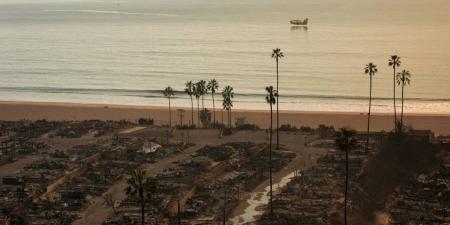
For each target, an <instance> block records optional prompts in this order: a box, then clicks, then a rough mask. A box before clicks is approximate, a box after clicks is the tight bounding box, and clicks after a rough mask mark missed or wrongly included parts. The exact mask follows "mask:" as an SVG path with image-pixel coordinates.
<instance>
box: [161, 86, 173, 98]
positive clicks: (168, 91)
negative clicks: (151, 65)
mask: <svg viewBox="0 0 450 225" xmlns="http://www.w3.org/2000/svg"><path fill="white" fill-rule="evenodd" d="M163 94H164V96H166V97H168V98H170V97H172V96H174V95H175V94H174V92H173V89H172V87H170V86H169V87H166V89H164V91H163Z"/></svg>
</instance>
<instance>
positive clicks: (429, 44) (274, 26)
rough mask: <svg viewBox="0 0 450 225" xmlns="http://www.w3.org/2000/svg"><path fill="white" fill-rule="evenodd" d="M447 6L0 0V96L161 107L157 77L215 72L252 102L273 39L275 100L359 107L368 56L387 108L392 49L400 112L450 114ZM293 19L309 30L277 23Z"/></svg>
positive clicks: (374, 0) (443, 2) (380, 101)
mask: <svg viewBox="0 0 450 225" xmlns="http://www.w3.org/2000/svg"><path fill="white" fill-rule="evenodd" d="M30 2H31V3H30ZM449 12H450V2H449V1H448V0H429V1H423V0H399V1H391V0H364V1H361V0H341V1H335V0H302V1H298V0H170V1H169V0H156V1H155V0H123V1H122V0H118V1H114V0H104V1H94V0H91V1H88V0H85V1H79V0H78V1H77V0H71V1H67V0H58V1H57V0H32V1H31V0H0V100H27V101H53V102H83V103H84V102H86V103H116V104H137V105H144V104H151V105H165V104H166V100H165V99H163V98H161V93H160V92H159V90H161V89H163V88H164V87H165V86H168V85H170V86H172V87H173V88H174V89H175V90H182V89H183V87H184V83H185V81H187V80H199V79H205V80H207V79H211V78H216V79H218V80H219V82H220V84H221V85H222V87H223V86H224V85H228V84H229V85H232V86H233V87H234V88H235V91H236V93H237V96H236V103H235V106H236V107H237V108H252V109H263V108H267V106H266V104H265V102H264V87H265V86H267V85H269V84H274V82H275V78H274V70H275V63H274V61H273V60H272V59H271V58H270V54H271V51H272V49H273V48H276V47H279V48H281V49H282V50H283V51H284V52H285V55H286V57H285V58H284V59H283V60H282V61H281V65H280V76H281V80H280V85H281V88H280V95H281V96H283V98H282V102H281V107H282V108H283V109H296V110H325V111H365V110H366V108H367V100H366V99H367V96H368V87H369V79H368V77H367V76H366V75H364V73H363V67H364V65H365V64H366V63H368V62H374V63H375V64H377V65H378V69H379V73H378V74H377V75H376V77H375V81H374V93H373V95H374V97H375V101H374V105H375V110H376V111H386V112H387V111H392V109H391V101H390V97H391V96H392V69H391V68H389V67H388V66H387V59H388V57H389V55H391V54H398V55H400V56H401V57H402V61H403V65H402V67H401V69H403V68H406V69H408V70H410V71H411V73H412V76H413V77H412V83H411V86H409V87H407V88H406V98H407V101H406V108H405V110H406V112H435V113H450V100H449V99H450V74H449V71H450V31H449V29H450V26H449V25H450V23H449V18H450V17H449V16H448V14H449ZM304 17H308V18H309V19H310V26H309V28H308V29H302V28H299V29H296V28H295V27H291V26H290V25H289V23H288V21H289V20H290V19H294V18H304ZM177 97H178V98H177V99H176V100H175V104H177V105H179V106H189V105H190V102H189V101H188V100H187V98H186V97H187V96H185V95H184V94H181V93H180V94H179V95H178V96H177ZM207 104H210V103H209V102H207Z"/></svg>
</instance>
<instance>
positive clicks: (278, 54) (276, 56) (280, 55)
mask: <svg viewBox="0 0 450 225" xmlns="http://www.w3.org/2000/svg"><path fill="white" fill-rule="evenodd" d="M283 57H284V53H283V52H282V51H281V49H279V48H276V49H274V50H273V52H272V58H274V59H275V61H276V63H277V93H278V90H279V87H278V80H279V79H278V61H279V60H280V59H281V58H283ZM278 96H279V95H277V149H279V148H280V134H279V133H278V129H279V128H280V124H279V122H280V115H279V112H278V109H279V108H278V103H279V102H280V101H279V99H278Z"/></svg>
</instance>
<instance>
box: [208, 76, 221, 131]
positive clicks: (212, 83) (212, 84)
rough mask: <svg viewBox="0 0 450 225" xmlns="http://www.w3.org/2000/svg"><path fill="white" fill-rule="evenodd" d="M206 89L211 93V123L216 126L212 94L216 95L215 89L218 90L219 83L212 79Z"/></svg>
mask: <svg viewBox="0 0 450 225" xmlns="http://www.w3.org/2000/svg"><path fill="white" fill-rule="evenodd" d="M207 89H208V90H209V91H210V92H211V97H212V101H213V121H214V122H213V123H214V124H216V123H217V121H216V105H215V102H214V94H215V93H216V91H217V89H219V83H218V82H217V80H216V79H212V80H210V81H209V82H208V85H207Z"/></svg>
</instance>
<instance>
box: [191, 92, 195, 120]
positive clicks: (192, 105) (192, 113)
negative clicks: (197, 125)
mask: <svg viewBox="0 0 450 225" xmlns="http://www.w3.org/2000/svg"><path fill="white" fill-rule="evenodd" d="M191 115H192V120H191V127H194V100H193V99H192V95H191Z"/></svg>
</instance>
